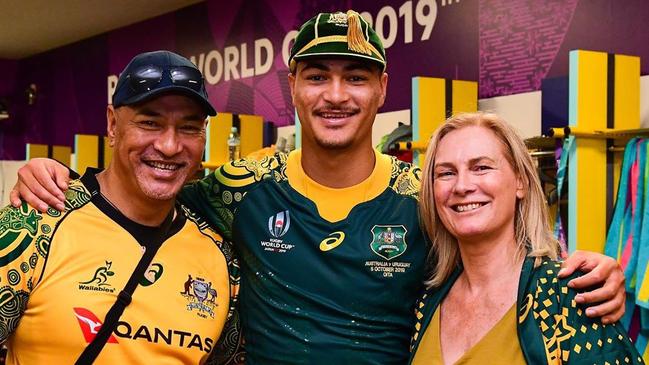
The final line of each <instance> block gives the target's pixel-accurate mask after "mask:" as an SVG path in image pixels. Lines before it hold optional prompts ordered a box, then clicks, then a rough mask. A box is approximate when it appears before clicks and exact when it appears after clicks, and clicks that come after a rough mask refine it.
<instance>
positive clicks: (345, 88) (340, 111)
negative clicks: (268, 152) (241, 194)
mask: <svg viewBox="0 0 649 365" xmlns="http://www.w3.org/2000/svg"><path fill="white" fill-rule="evenodd" d="M289 85H290V87H291V95H292V98H293V104H294V105H295V108H296V109H297V113H298V116H299V118H300V122H301V124H302V147H303V148H307V149H308V148H320V149H326V150H330V149H349V148H354V147H357V146H361V145H364V144H367V143H370V144H371V135H372V124H373V123H374V118H375V117H376V112H377V110H378V108H380V107H381V106H382V105H383V102H384V100H385V93H386V87H387V74H386V73H384V72H381V71H380V70H379V68H378V66H376V65H374V64H373V63H371V62H362V61H358V60H354V59H351V58H339V59H335V58H334V59H309V60H303V61H299V62H298V64H297V69H296V71H295V74H290V75H289Z"/></svg>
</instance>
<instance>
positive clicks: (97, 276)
mask: <svg viewBox="0 0 649 365" xmlns="http://www.w3.org/2000/svg"><path fill="white" fill-rule="evenodd" d="M112 265H113V262H112V261H106V264H105V265H103V266H100V267H99V268H98V269H97V270H95V273H94V275H93V276H92V279H90V280H88V281H80V282H79V290H86V291H101V292H107V293H113V292H115V288H113V286H112V285H111V284H110V283H108V279H109V278H110V277H111V276H113V275H115V272H113V271H111V270H110V267H111V266H112Z"/></svg>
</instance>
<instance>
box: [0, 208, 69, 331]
mask: <svg viewBox="0 0 649 365" xmlns="http://www.w3.org/2000/svg"><path fill="white" fill-rule="evenodd" d="M61 214H63V213H61V212H58V211H56V210H54V209H51V208H50V209H48V211H47V213H45V214H42V213H40V212H38V210H36V209H34V208H32V207H31V206H29V205H27V204H26V203H23V205H22V206H20V207H19V208H14V207H12V206H7V207H5V208H3V209H2V210H0V343H4V342H5V341H6V340H7V338H8V337H9V336H10V335H11V334H12V333H13V332H14V330H15V329H16V327H18V323H19V321H20V318H21V317H22V315H23V313H24V312H25V308H26V306H27V301H28V299H29V295H30V293H31V292H32V290H33V289H34V287H35V286H36V284H38V281H39V280H40V277H41V273H42V271H43V266H44V263H45V260H46V258H47V254H48V252H49V244H50V240H51V235H52V232H53V231H54V229H55V227H54V223H53V222H55V220H54V218H55V217H58V216H60V215H61Z"/></svg>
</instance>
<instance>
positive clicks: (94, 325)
mask: <svg viewBox="0 0 649 365" xmlns="http://www.w3.org/2000/svg"><path fill="white" fill-rule="evenodd" d="M73 310H74V315H75V316H76V317H77V321H79V327H81V332H83V337H84V338H85V339H86V343H90V342H92V340H94V339H95V336H97V333H98V332H99V329H100V328H101V325H102V323H101V321H100V320H99V318H97V316H96V315H95V314H94V313H92V312H91V311H89V310H88V309H86V308H80V307H76V308H73ZM107 343H117V339H116V338H115V337H114V336H113V335H110V337H109V338H108V341H107Z"/></svg>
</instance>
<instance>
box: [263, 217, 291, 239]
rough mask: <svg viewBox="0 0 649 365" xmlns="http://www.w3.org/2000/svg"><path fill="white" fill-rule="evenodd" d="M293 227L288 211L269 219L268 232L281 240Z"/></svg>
mask: <svg viewBox="0 0 649 365" xmlns="http://www.w3.org/2000/svg"><path fill="white" fill-rule="evenodd" d="M290 227H291V216H290V215H289V213H288V210H285V211H283V212H279V213H277V214H275V215H273V216H270V217H269V218H268V232H270V235H271V236H273V237H275V238H280V237H282V236H283V235H285V234H286V232H288V229H289V228H290Z"/></svg>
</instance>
